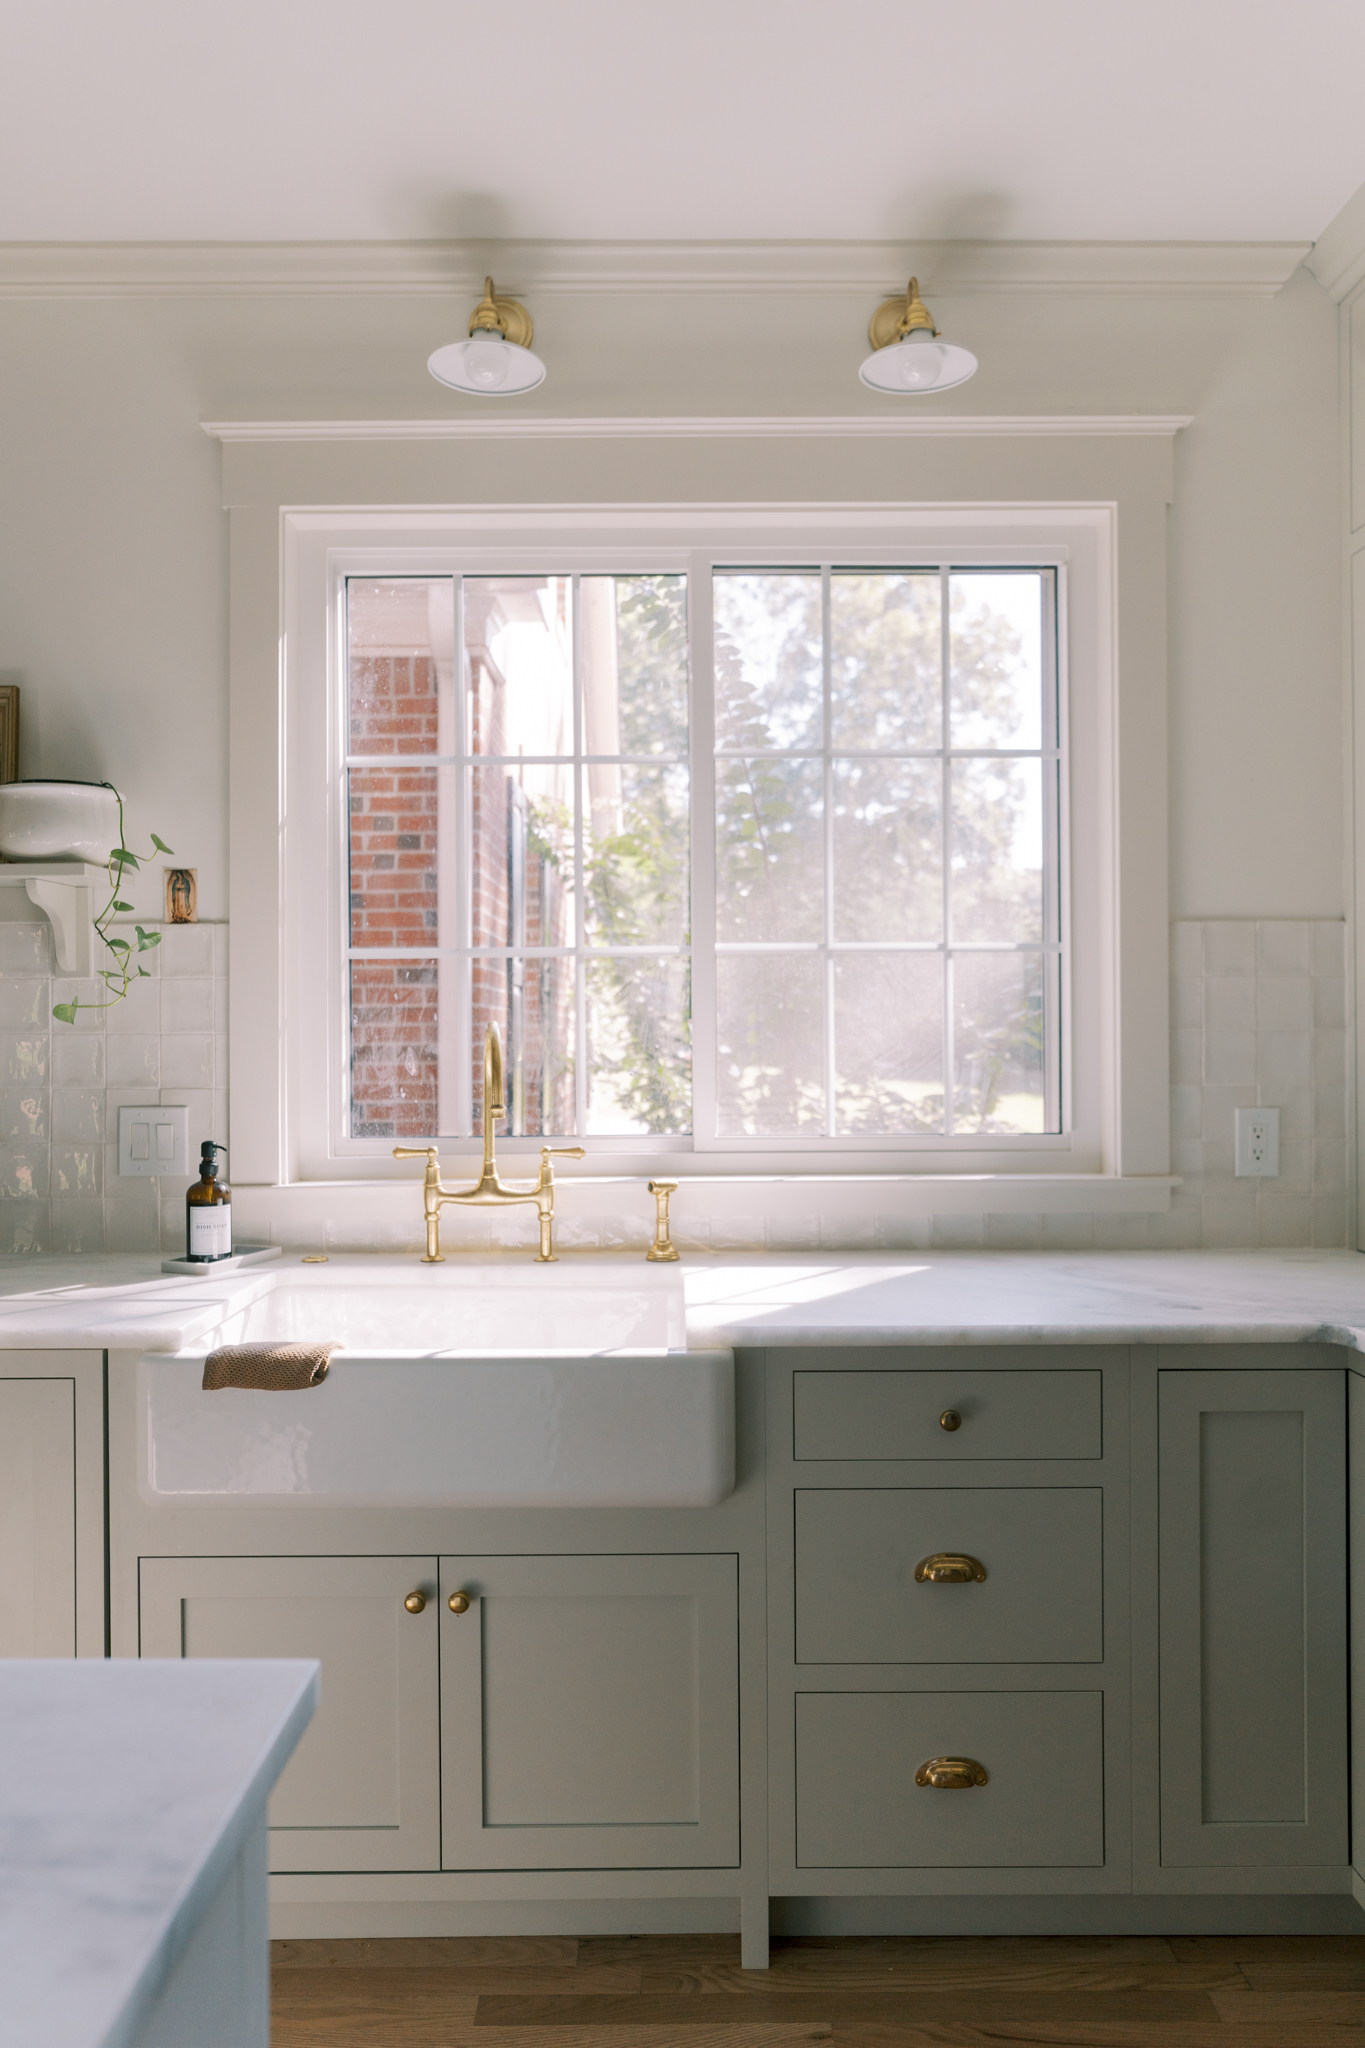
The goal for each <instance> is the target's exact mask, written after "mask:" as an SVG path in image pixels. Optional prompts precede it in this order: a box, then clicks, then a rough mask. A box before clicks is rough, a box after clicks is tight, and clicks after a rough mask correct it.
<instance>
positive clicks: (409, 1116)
mask: <svg viewBox="0 0 1365 2048" xmlns="http://www.w3.org/2000/svg"><path fill="white" fill-rule="evenodd" d="M437 1043H438V1041H437V970H436V962H435V961H434V960H394V961H389V960H353V961H352V962H351V1136H352V1137H353V1138H394V1139H397V1140H399V1141H402V1140H404V1139H423V1140H425V1139H428V1138H431V1137H432V1136H434V1135H435V1132H436V1128H437V1101H436V1090H437V1069H438V1064H439V1062H438V1055H437Z"/></svg>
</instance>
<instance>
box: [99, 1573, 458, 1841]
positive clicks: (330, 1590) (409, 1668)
mask: <svg viewBox="0 0 1365 2048" xmlns="http://www.w3.org/2000/svg"><path fill="white" fill-rule="evenodd" d="M140 1581H141V1583H140V1599H139V1606H140V1611H141V1652H142V1655H143V1656H144V1657H316V1658H317V1659H318V1662H319V1663H320V1664H321V1666H322V1698H321V1703H320V1704H319V1707H318V1711H317V1713H316V1715H315V1716H314V1718H313V1720H312V1722H311V1723H310V1725H309V1727H308V1729H307V1730H306V1732H305V1734H304V1736H303V1739H302V1741H301V1742H300V1743H299V1746H298V1748H297V1749H296V1750H295V1752H294V1754H293V1756H292V1757H291V1758H290V1761H289V1762H288V1764H286V1766H285V1768H284V1771H283V1773H282V1775H281V1777H280V1781H279V1783H278V1785H277V1786H276V1787H275V1791H274V1793H273V1794H272V1796H271V1800H270V1867H271V1869H272V1870H277V1871H285V1870H317V1871H323V1870H435V1869H437V1868H438V1867H439V1864H440V1802H439V1788H438V1725H437V1627H436V1560H435V1558H434V1557H144V1558H143V1560H142V1564H141V1571H140ZM410 1596H415V1597H416V1598H417V1599H420V1600H421V1601H422V1602H423V1605H422V1607H421V1609H420V1611H419V1612H417V1613H415V1614H414V1613H412V1612H410V1611H409V1609H408V1607H407V1606H406V1604H405V1603H406V1601H407V1600H408V1598H409V1597H410Z"/></svg>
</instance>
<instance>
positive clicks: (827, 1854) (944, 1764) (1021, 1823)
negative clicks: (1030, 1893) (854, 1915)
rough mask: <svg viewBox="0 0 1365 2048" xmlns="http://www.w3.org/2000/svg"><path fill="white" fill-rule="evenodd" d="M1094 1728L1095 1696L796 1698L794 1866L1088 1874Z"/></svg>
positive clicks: (1096, 1857)
mask: <svg viewBox="0 0 1365 2048" xmlns="http://www.w3.org/2000/svg"><path fill="white" fill-rule="evenodd" d="M1103 1726H1104V1716H1103V1696H1102V1694H1100V1693H1099V1692H877V1693H850V1692H804V1693H799V1694H798V1695H797V1699H796V1805H797V1863H798V1865H799V1866H800V1867H801V1868H802V1869H805V1870H811V1869H828V1870H835V1869H859V1868H861V1869H902V1870H908V1869H935V1868H936V1869H968V1868H992V1867H995V1868H1016V1869H1017V1868H1023V1867H1033V1868H1039V1867H1053V1868H1056V1867H1063V1866H1071V1867H1073V1868H1074V1867H1076V1866H1078V1865H1085V1866H1098V1865H1100V1864H1102V1863H1103V1861H1104V1801H1103V1785H1104V1763H1103ZM971 1767H975V1770H973V1769H972V1768H971ZM917 1775H918V1779H919V1780H921V1781H922V1782H917ZM935 1777H937V1779H938V1780H939V1781H940V1782H938V1783H935V1782H934V1779H935ZM980 1778H984V1780H985V1782H984V1783H982V1782H979V1779H980Z"/></svg>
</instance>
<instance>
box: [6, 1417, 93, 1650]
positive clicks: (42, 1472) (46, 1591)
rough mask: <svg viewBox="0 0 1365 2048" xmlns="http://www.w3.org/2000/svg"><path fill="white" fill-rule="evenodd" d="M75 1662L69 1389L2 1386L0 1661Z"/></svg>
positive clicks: (73, 1458)
mask: <svg viewBox="0 0 1365 2048" xmlns="http://www.w3.org/2000/svg"><path fill="white" fill-rule="evenodd" d="M75 1654H76V1388H75V1382H74V1381H73V1380H59V1379H51V1380H49V1379H32V1380H19V1379H15V1380H9V1379H0V1657H74V1656H75Z"/></svg>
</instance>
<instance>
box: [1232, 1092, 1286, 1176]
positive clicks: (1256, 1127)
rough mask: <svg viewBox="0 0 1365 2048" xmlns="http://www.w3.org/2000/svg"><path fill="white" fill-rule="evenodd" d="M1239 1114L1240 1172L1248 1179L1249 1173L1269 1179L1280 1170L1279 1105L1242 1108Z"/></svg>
mask: <svg viewBox="0 0 1365 2048" xmlns="http://www.w3.org/2000/svg"><path fill="white" fill-rule="evenodd" d="M1235 1116H1236V1131H1237V1147H1236V1153H1237V1156H1236V1171H1237V1173H1238V1174H1239V1175H1241V1176H1242V1177H1243V1178H1244V1179H1245V1178H1246V1177H1247V1176H1248V1175H1251V1176H1253V1177H1255V1178H1266V1179H1269V1178H1270V1177H1271V1176H1272V1175H1274V1174H1277V1173H1278V1172H1279V1170H1280V1112H1279V1111H1278V1109H1239V1110H1237V1111H1236V1112H1235ZM1226 1156H1227V1155H1226V1154H1224V1157H1226Z"/></svg>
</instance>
